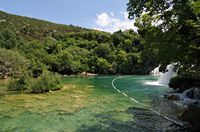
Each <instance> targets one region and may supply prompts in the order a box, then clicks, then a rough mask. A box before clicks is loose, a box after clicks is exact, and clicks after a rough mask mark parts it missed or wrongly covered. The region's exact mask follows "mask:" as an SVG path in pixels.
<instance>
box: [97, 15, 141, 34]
mask: <svg viewBox="0 0 200 132" xmlns="http://www.w3.org/2000/svg"><path fill="white" fill-rule="evenodd" d="M120 14H121V15H123V18H118V17H116V16H115V14H114V13H113V12H111V13H110V14H108V13H106V12H102V13H101V14H98V15H97V17H96V18H95V21H94V25H95V26H94V29H97V30H102V31H106V32H111V33H113V32H115V31H118V30H127V29H133V30H135V31H136V30H137V28H136V27H135V26H134V21H131V20H129V19H128V13H127V12H120Z"/></svg>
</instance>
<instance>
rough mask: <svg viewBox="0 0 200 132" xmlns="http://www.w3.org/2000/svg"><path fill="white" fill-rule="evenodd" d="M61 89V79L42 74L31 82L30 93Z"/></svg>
mask: <svg viewBox="0 0 200 132" xmlns="http://www.w3.org/2000/svg"><path fill="white" fill-rule="evenodd" d="M60 88H61V78H60V77H59V76H58V75H56V74H53V73H50V72H43V73H42V74H41V75H40V76H39V77H38V78H36V79H33V80H32V82H31V88H30V89H31V92H32V93H45V92H49V91H54V90H59V89H60Z"/></svg>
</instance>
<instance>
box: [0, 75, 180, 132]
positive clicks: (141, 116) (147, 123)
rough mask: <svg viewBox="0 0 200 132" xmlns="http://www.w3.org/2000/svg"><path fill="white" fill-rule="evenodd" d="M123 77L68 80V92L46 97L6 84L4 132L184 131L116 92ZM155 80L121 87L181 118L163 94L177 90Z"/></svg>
mask: <svg viewBox="0 0 200 132" xmlns="http://www.w3.org/2000/svg"><path fill="white" fill-rule="evenodd" d="M115 77H117V76H95V77H64V78H63V85H64V86H63V88H62V90H59V91H52V92H49V93H46V94H28V93H10V92H7V91H6V90H5V85H4V84H3V83H1V84H0V85H1V86H0V92H1V94H0V131H3V132H7V131H8V132H9V131H10V132H12V131H19V132H38V131H42V132H55V131H59V132H73V131H74V132H75V131H78V132H90V131H91V132H94V131H95V132H96V131H99V132H102V131H105V132H108V131H115V132H118V131H119V132H121V131H123V132H126V131H134V132H135V131H136V132H137V131H138V132H141V131H181V128H180V127H179V126H176V125H175V124H173V123H171V122H169V121H167V120H165V119H163V118H161V117H159V116H158V115H156V114H154V113H152V112H151V111H148V110H147V109H146V108H143V107H142V106H140V105H138V104H137V103H134V102H133V101H131V100H130V99H129V98H126V97H125V96H123V95H122V94H119V93H118V92H116V90H115V89H114V88H113V87H112V84H111V82H112V80H113V79H114V78H115ZM156 80H157V78H156V77H154V76H128V77H124V78H120V79H117V80H116V81H115V86H116V87H117V88H118V89H119V90H120V91H122V92H123V93H125V94H126V95H128V96H129V97H131V98H134V99H136V100H138V101H140V102H141V103H143V104H144V105H146V106H148V107H149V108H153V109H154V110H156V111H158V112H160V113H161V114H163V115H165V116H167V117H170V118H172V119H174V120H177V118H176V117H177V115H178V114H179V113H180V111H181V107H179V106H177V105H176V104H173V103H172V102H170V101H167V100H166V99H164V98H163V95H164V94H165V93H167V92H170V91H171V89H170V88H168V87H164V86H154V85H148V84H147V83H146V82H153V81H156Z"/></svg>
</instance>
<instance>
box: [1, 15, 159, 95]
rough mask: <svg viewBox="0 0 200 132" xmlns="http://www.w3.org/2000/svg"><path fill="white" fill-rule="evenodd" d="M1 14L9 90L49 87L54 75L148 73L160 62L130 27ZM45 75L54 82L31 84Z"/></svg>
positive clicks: (3, 68) (4, 69) (3, 71)
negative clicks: (101, 26) (80, 24)
mask: <svg viewBox="0 0 200 132" xmlns="http://www.w3.org/2000/svg"><path fill="white" fill-rule="evenodd" d="M0 18H1V24H0V29H1V30H0V47H1V49H0V50H1V52H0V58H1V68H0V70H1V78H6V77H12V78H13V80H14V82H13V83H14V84H13V83H11V86H10V87H11V88H10V90H26V89H32V90H31V91H32V92H36V93H40V92H45V91H49V90H50V89H51V87H52V88H53V87H54V85H53V84H55V83H57V81H58V80H59V79H55V80H54V79H51V81H50V80H49V78H54V77H51V76H57V75H56V74H61V75H73V74H80V73H82V72H88V73H95V74H101V75H102V74H104V75H112V74H121V75H123V74H129V75H131V74H134V75H147V74H149V72H150V71H151V70H152V69H153V68H155V67H156V66H157V65H158V61H157V59H156V57H155V52H153V51H151V50H149V49H147V48H146V46H145V44H144V43H143V39H142V38H141V36H140V35H139V34H138V33H136V32H134V31H133V30H127V31H117V32H115V33H113V34H110V33H106V32H102V31H97V30H89V29H84V28H81V27H75V26H72V25H70V26H65V25H58V24H54V23H50V22H46V21H41V20H36V19H32V18H27V17H21V16H16V15H10V14H7V13H5V12H0ZM43 74H45V75H43ZM42 76H43V77H42ZM48 76H49V78H48V79H47V78H46V77H48ZM43 79H44V80H46V81H47V80H48V82H49V83H50V85H51V84H52V85H53V86H49V88H43V87H42V84H41V85H39V86H41V88H37V90H36V89H35V85H34V86H29V85H31V84H32V83H30V82H31V81H32V80H34V81H33V82H34V84H35V80H37V82H38V83H42V81H40V80H43ZM30 80H31V81H30ZM22 82H23V83H22ZM16 84H19V85H16ZM22 84H23V86H21V85H22ZM27 84H29V85H27ZM43 85H44V87H45V84H43ZM13 86H15V87H13ZM54 88H55V89H57V87H54ZM39 89H42V90H39ZM48 89H49V90H48Z"/></svg>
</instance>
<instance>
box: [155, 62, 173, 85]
mask: <svg viewBox="0 0 200 132" xmlns="http://www.w3.org/2000/svg"><path fill="white" fill-rule="evenodd" d="M175 76H177V74H176V72H175V67H174V65H173V64H169V65H167V68H166V70H165V73H161V75H160V77H159V79H158V84H160V85H168V84H169V82H170V79H171V78H172V77H175Z"/></svg>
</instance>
